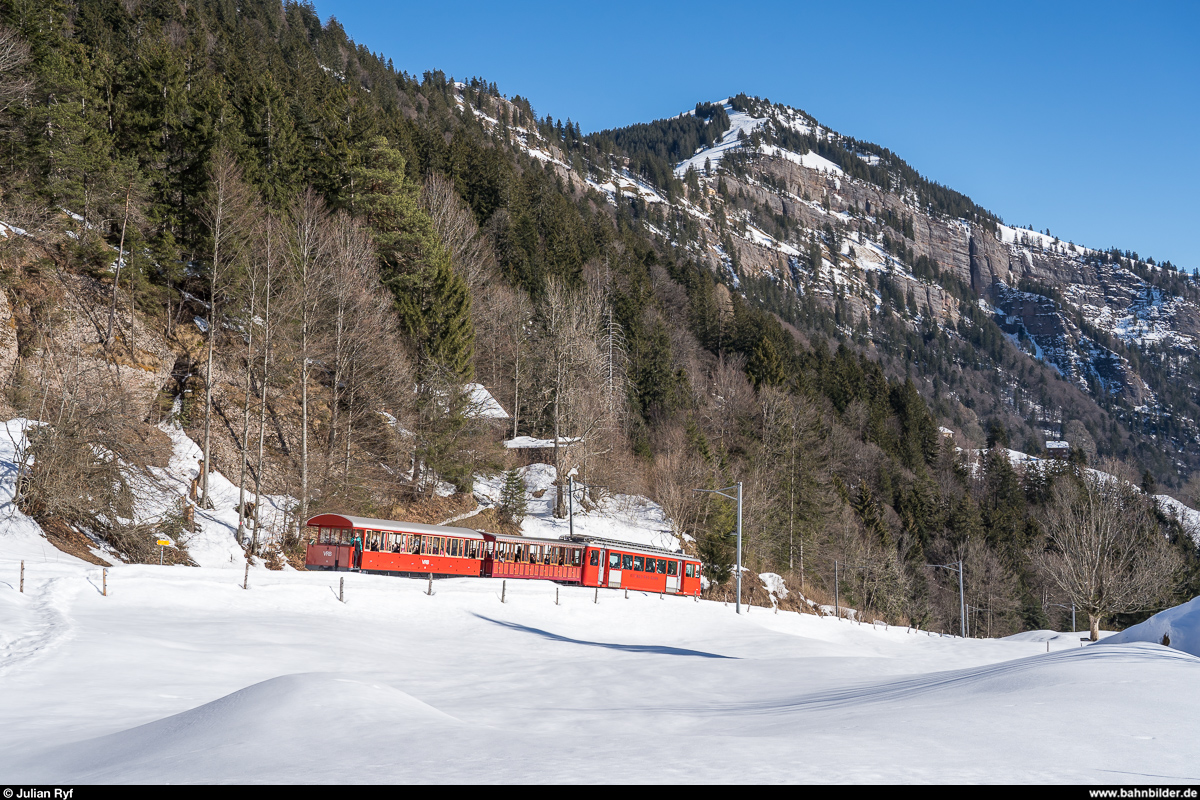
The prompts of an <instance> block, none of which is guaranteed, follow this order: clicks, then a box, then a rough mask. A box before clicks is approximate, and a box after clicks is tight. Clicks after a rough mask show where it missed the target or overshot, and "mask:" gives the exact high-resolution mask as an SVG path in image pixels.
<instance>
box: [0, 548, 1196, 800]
mask: <svg viewBox="0 0 1200 800" xmlns="http://www.w3.org/2000/svg"><path fill="white" fill-rule="evenodd" d="M19 539H22V537H20V536H16V537H14V542H15V540H19ZM9 541H10V538H9V536H8V534H7V533H6V532H0V634H2V638H0V697H2V698H3V699H4V700H3V702H2V703H0V775H3V776H4V779H5V780H6V781H10V782H17V783H71V782H172V783H176V782H202V783H208V782H234V783H241V782H354V781H360V782H372V781H389V782H391V781H428V782H461V781H472V782H556V781H557V782H610V783H635V782H636V783H676V784H680V783H682V784H689V785H695V784H697V783H703V782H747V781H823V782H824V781H842V782H847V781H850V782H869V781H889V782H892V781H913V782H961V781H1022V782H1047V781H1051V782H1053V781H1060V782H1061V781H1067V782H1077V781H1085V782H1099V783H1132V782H1137V783H1145V782H1169V781H1185V782H1186V781H1191V782H1195V781H1196V780H1198V779H1200V766H1197V762H1196V760H1195V758H1194V739H1195V730H1196V727H1195V726H1196V719H1197V718H1200V699H1198V697H1197V693H1196V692H1195V691H1194V687H1195V686H1196V683H1197V681H1198V680H1200V659H1197V658H1196V657H1194V656H1191V655H1188V654H1186V653H1182V652H1180V651H1177V650H1174V649H1170V648H1166V647H1162V646H1159V645H1156V644H1144V643H1138V644H1123V645H1105V646H1102V647H1094V646H1089V647H1080V643H1079V641H1078V638H1077V637H1063V638H1062V639H1061V640H1059V639H1056V640H1054V641H1053V642H1052V643H1051V652H1050V653H1047V652H1046V644H1045V642H1043V641H1036V642H1029V641H1005V640H1000V641H977V640H966V641H963V640H957V639H951V638H942V637H938V636H932V637H931V636H928V635H925V634H923V633H922V634H916V633H910V632H908V631H907V630H906V629H905V628H894V627H893V628H889V629H887V630H885V629H884V628H883V627H882V626H880V627H879V628H878V629H876V628H872V627H871V626H869V625H861V626H860V625H857V624H854V623H851V622H848V621H846V620H841V621H839V620H835V619H833V618H817V617H814V616H807V615H805V616H801V615H797V614H793V613H788V612H780V613H778V614H774V613H772V612H771V610H770V609H766V608H761V607H754V608H752V609H750V612H749V613H748V614H745V615H743V616H741V617H738V616H736V615H735V614H734V611H733V608H732V607H730V606H725V605H723V604H721V603H713V602H696V601H694V600H692V599H686V598H678V597H671V598H666V599H660V598H658V597H657V596H653V595H644V594H641V593H638V592H632V593H630V595H629V599H625V596H624V594H623V593H622V592H620V591H608V590H601V591H600V593H599V603H598V604H596V603H594V602H593V599H594V596H595V595H594V594H593V591H592V590H590V589H582V588H575V587H561V588H559V587H556V586H555V585H554V584H551V583H545V582H532V581H528V582H527V581H509V582H508V585H507V590H506V597H507V602H506V603H501V602H500V593H501V585H500V581H498V580H484V579H455V580H445V581H437V582H435V583H434V593H433V595H432V596H427V595H425V594H424V590H425V587H426V584H425V582H424V581H416V580H407V579H401V578H394V577H388V576H374V575H360V574H345V573H339V574H333V573H305V572H269V571H267V570H265V569H262V568H253V569H251V571H250V588H249V589H248V590H243V589H242V588H241V587H240V585H239V582H240V579H241V577H242V576H241V574H240V572H241V571H240V570H238V571H233V570H229V569H217V568H210V567H203V568H188V567H169V566H168V567H158V566H119V567H115V568H113V569H110V570H109V574H108V592H109V593H108V596H107V597H104V596H102V595H101V572H100V569H99V568H97V567H93V566H91V565H88V564H83V563H81V562H79V561H77V560H75V559H72V558H70V557H67V556H65V555H62V556H57V557H56V556H54V555H53V554H50V553H48V554H47V556H46V557H45V558H41V557H31V555H32V553H30V552H29V551H30V550H35V548H30V547H28V546H14V547H12V548H9V546H8V544H9ZM28 544H29V541H28V540H25V545H28ZM20 551H25V553H24V556H25V557H26V559H27V564H26V568H27V572H26V583H25V593H24V594H20V593H18V592H17V566H18V565H17V557H18V556H20V555H22V553H21V552H20ZM340 577H345V581H346V586H345V591H346V595H345V597H346V601H345V602H344V603H341V602H339V601H338V598H337V590H338V579H339V578H340ZM556 589H557V590H558V592H559V598H560V604H559V605H555V593H556Z"/></svg>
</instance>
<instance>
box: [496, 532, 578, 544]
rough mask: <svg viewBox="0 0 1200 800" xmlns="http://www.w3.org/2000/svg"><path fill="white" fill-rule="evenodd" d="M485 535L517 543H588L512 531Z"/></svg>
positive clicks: (498, 540)
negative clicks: (518, 533)
mask: <svg viewBox="0 0 1200 800" xmlns="http://www.w3.org/2000/svg"><path fill="white" fill-rule="evenodd" d="M483 535H484V536H485V537H486V538H489V539H492V540H494V541H497V542H516V543H517V544H549V545H554V546H555V547H566V546H570V547H580V546H582V545H584V544H586V543H585V542H579V541H573V540H571V539H543V538H539V537H535V536H520V535H517V534H511V533H488V532H487V531H484V532H483Z"/></svg>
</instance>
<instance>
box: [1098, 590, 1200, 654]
mask: <svg viewBox="0 0 1200 800" xmlns="http://www.w3.org/2000/svg"><path fill="white" fill-rule="evenodd" d="M1163 636H1167V637H1169V638H1170V644H1169V645H1167V646H1169V647H1171V648H1173V649H1175V650H1181V651H1183V652H1185V653H1190V654H1192V655H1193V656H1200V597H1195V598H1192V599H1191V600H1189V601H1188V602H1186V603H1184V604H1182V605H1178V606H1175V607H1174V608H1168V609H1167V610H1166V611H1160V612H1158V613H1157V614H1155V615H1154V616H1153V617H1151V618H1150V619H1148V620H1146V621H1145V622H1140V623H1138V624H1137V625H1134V626H1133V627H1131V628H1126V629H1125V630H1123V631H1121V632H1120V633H1116V634H1113V635H1112V636H1110V637H1108V638H1107V639H1105V640H1104V644H1106V645H1107V644H1128V643H1130V642H1151V643H1153V644H1158V645H1161V644H1162V643H1163Z"/></svg>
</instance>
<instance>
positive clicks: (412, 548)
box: [408, 533, 421, 556]
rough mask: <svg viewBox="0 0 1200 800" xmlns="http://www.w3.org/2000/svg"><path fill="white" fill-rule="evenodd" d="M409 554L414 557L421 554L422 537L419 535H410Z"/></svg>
mask: <svg viewBox="0 0 1200 800" xmlns="http://www.w3.org/2000/svg"><path fill="white" fill-rule="evenodd" d="M408 552H409V553H411V554H412V555H414V556H415V555H417V554H418V553H420V552H421V537H420V536H419V535H418V534H415V533H410V534H409V535H408Z"/></svg>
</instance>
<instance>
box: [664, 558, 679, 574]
mask: <svg viewBox="0 0 1200 800" xmlns="http://www.w3.org/2000/svg"><path fill="white" fill-rule="evenodd" d="M667 574H668V575H678V574H679V562H678V561H668V562H667Z"/></svg>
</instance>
